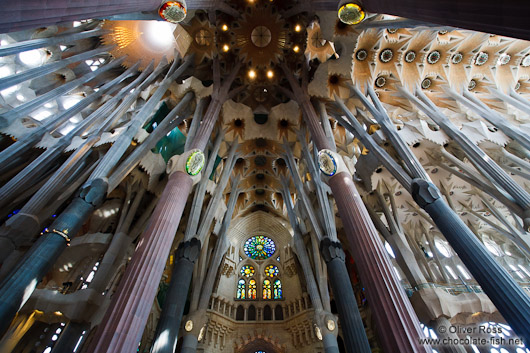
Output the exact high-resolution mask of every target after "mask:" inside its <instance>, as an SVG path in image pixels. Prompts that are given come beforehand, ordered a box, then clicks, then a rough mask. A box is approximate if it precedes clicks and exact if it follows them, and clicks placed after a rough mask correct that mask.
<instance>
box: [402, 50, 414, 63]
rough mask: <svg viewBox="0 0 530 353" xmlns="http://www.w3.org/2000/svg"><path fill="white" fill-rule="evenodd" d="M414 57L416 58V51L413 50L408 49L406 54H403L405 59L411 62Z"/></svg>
mask: <svg viewBox="0 0 530 353" xmlns="http://www.w3.org/2000/svg"><path fill="white" fill-rule="evenodd" d="M414 59H416V52H415V51H414V50H409V51H408V52H407V54H405V61H406V62H408V63H411V62H413V61H414Z"/></svg>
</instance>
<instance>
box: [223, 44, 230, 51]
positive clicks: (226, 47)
mask: <svg viewBox="0 0 530 353" xmlns="http://www.w3.org/2000/svg"><path fill="white" fill-rule="evenodd" d="M229 50H230V47H229V46H228V44H225V45H223V51H224V52H225V53H226V52H227V51H229Z"/></svg>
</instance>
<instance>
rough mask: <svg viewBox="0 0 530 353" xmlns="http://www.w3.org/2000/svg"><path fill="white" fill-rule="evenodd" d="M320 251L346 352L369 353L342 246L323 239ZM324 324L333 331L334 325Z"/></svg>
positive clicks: (368, 344)
mask: <svg viewBox="0 0 530 353" xmlns="http://www.w3.org/2000/svg"><path fill="white" fill-rule="evenodd" d="M320 251H321V253H322V257H323V258H324V261H326V264H327V267H328V275H329V281H330V283H331V288H332V290H333V296H334V298H335V302H336V303H337V309H338V312H339V320H340V323H341V327H342V334H343V336H344V341H345V342H346V347H347V348H346V350H347V352H352V353H353V352H355V353H361V352H362V353H369V352H371V349H370V343H368V338H366V331H365V330H364V324H363V320H362V319H361V314H360V313H359V308H358V307H357V300H356V299H355V295H354V294H353V288H352V286H351V282H350V278H349V276H348V270H347V269H346V264H345V262H344V259H345V254H344V251H343V250H342V246H341V245H340V243H338V242H334V241H331V240H330V239H329V238H324V239H323V240H322V242H321V243H320ZM325 324H326V325H327V326H328V330H330V331H332V330H333V329H334V327H330V325H333V326H334V325H335V323H325ZM329 341H330V339H329V338H328V340H327V342H328V343H330V342H329ZM335 344H336V342H335ZM326 352H327V350H326Z"/></svg>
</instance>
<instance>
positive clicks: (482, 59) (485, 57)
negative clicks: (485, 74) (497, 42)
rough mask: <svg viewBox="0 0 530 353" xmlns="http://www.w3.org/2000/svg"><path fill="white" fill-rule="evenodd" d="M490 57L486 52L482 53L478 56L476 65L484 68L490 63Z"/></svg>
mask: <svg viewBox="0 0 530 353" xmlns="http://www.w3.org/2000/svg"><path fill="white" fill-rule="evenodd" d="M488 58H489V55H488V53H486V52H483V51H481V52H480V53H478V54H477V57H476V59H475V65H477V66H482V65H484V64H485V63H486V62H487V61H488Z"/></svg>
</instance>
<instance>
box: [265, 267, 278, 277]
mask: <svg viewBox="0 0 530 353" xmlns="http://www.w3.org/2000/svg"><path fill="white" fill-rule="evenodd" d="M265 275H266V276H269V277H276V276H278V267H276V266H274V265H269V266H267V267H265Z"/></svg>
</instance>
